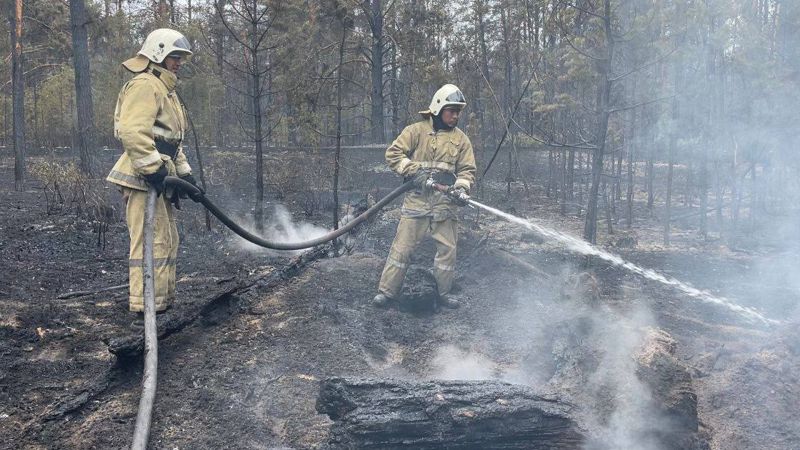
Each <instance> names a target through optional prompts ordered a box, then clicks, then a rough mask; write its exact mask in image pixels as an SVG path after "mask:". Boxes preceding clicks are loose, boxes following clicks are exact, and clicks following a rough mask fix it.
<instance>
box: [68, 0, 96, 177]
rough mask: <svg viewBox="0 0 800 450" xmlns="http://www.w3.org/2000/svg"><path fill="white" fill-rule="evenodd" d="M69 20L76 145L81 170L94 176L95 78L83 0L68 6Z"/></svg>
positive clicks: (74, 0) (77, 0)
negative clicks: (91, 66)
mask: <svg viewBox="0 0 800 450" xmlns="http://www.w3.org/2000/svg"><path fill="white" fill-rule="evenodd" d="M69 19H70V24H71V26H72V58H73V61H72V62H73V64H74V67H75V104H76V106H77V116H76V118H77V141H78V147H79V148H80V158H81V170H83V172H84V173H86V174H88V175H91V174H92V172H93V171H94V167H93V166H94V155H92V146H93V145H94V107H93V106H92V75H91V72H90V71H89V44H88V37H87V31H86V28H87V25H88V23H89V19H88V17H87V15H86V5H85V4H84V0H71V1H70V2H69Z"/></svg>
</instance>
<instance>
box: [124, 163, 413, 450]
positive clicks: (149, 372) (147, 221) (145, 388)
mask: <svg viewBox="0 0 800 450" xmlns="http://www.w3.org/2000/svg"><path fill="white" fill-rule="evenodd" d="M164 182H165V184H167V185H168V186H171V187H173V188H178V189H181V190H183V191H184V192H186V193H187V194H189V193H191V196H192V197H194V198H195V199H196V201H197V202H199V203H201V204H202V205H203V206H205V207H206V209H208V210H209V211H211V213H212V214H214V215H215V216H216V217H217V219H219V220H220V221H221V222H222V223H223V224H225V226H227V227H228V228H230V229H231V230H232V231H233V232H234V233H236V234H238V235H239V236H241V237H243V238H245V239H247V240H248V241H250V242H252V243H254V244H256V245H259V246H261V247H266V248H270V249H274V250H300V249H304V248H310V247H315V246H317V245H320V244H323V243H325V242H328V241H332V240H334V239H336V238H338V237H339V236H341V235H343V234H345V233H347V232H349V231H350V230H352V229H353V228H355V227H356V226H358V224H360V223H362V222H364V221H365V220H367V219H368V218H370V217H371V216H373V215H374V214H375V213H376V212H378V211H380V210H381V209H382V208H383V207H384V206H386V205H387V204H389V202H391V201H392V200H394V199H395V198H397V197H398V196H400V195H401V194H403V193H404V192H406V191H409V190H411V189H412V188H413V187H414V183H413V182H412V181H408V182H406V183H404V184H402V185H400V186H399V187H398V188H396V189H395V190H393V191H392V192H390V193H389V194H388V195H386V196H385V197H383V198H382V199H381V200H380V201H378V202H377V203H375V205H373V206H372V207H371V208H369V209H368V210H366V211H364V212H363V213H361V214H360V215H359V216H358V217H356V218H354V219H353V220H351V221H350V222H348V223H347V224H346V225H345V226H343V227H341V228H339V229H336V230H333V231H331V232H329V233H327V234H325V235H324V236H320V237H318V238H316V239H311V240H308V241H304V242H292V243H280V242H273V241H268V240H266V239H264V238H262V237H260V236H256V235H255V234H252V233H250V232H249V231H247V230H245V229H244V228H242V227H241V226H240V225H239V224H237V223H236V222H234V221H233V220H232V219H231V218H230V217H228V216H227V215H226V214H225V213H223V212H222V210H220V209H219V208H218V207H217V205H215V204H214V203H212V202H211V200H209V199H208V198H206V196H205V195H204V194H203V193H202V191H200V189H198V188H197V187H196V186H194V185H193V184H191V183H189V182H187V181H184V180H181V179H180V178H177V177H167V178H166V179H165V181H164ZM165 195H166V194H165ZM157 196H158V195H157V193H156V190H155V189H153V188H152V187H151V188H150V189H149V190H148V191H147V206H146V208H145V213H144V255H143V271H144V335H145V336H144V344H145V345H144V352H145V353H144V375H143V377H142V396H141V398H140V399H139V412H138V414H137V416H136V426H135V428H134V431H133V444H131V449H133V450H144V449H146V448H147V441H148V440H149V438H150V424H151V420H152V416H153V402H154V401H155V397H156V380H157V370H158V334H157V331H156V302H155V283H154V282H155V277H154V275H155V274H154V270H153V266H154V260H153V241H154V234H155V233H154V231H155V230H154V229H153V224H154V218H155V207H156V198H157Z"/></svg>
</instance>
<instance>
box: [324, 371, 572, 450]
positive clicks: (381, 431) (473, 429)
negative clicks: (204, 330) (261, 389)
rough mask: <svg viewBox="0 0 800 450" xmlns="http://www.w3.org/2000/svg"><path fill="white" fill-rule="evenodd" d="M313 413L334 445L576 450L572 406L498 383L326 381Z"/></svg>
mask: <svg viewBox="0 0 800 450" xmlns="http://www.w3.org/2000/svg"><path fill="white" fill-rule="evenodd" d="M316 408H317V411H318V412H320V413H323V414H327V415H328V417H330V418H331V419H332V420H333V421H334V424H333V426H332V428H331V437H330V440H329V443H328V444H329V445H330V446H331V447H332V448H382V449H393V448H415V449H432V448H486V449H488V448H502V449H536V448H543V449H544V448H546V449H559V448H569V449H573V448H578V447H580V446H581V444H582V443H583V442H584V436H583V431H582V430H581V429H580V428H579V426H578V425H577V423H576V421H575V419H574V418H573V415H572V414H573V413H572V411H573V409H574V407H573V406H572V405H571V404H569V403H567V402H565V401H562V400H560V399H558V398H556V397H554V396H544V395H539V394H537V393H535V392H534V391H533V390H532V389H531V388H529V387H525V386H520V385H513V384H509V383H504V382H499V381H429V382H421V383H413V382H405V381H397V380H376V379H361V378H330V379H327V380H325V381H324V382H323V383H322V386H321V388H320V393H319V397H318V398H317V404H316Z"/></svg>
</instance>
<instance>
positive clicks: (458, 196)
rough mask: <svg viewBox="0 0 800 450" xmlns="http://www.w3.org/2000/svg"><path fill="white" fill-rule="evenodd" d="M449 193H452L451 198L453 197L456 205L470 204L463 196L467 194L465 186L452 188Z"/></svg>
mask: <svg viewBox="0 0 800 450" xmlns="http://www.w3.org/2000/svg"><path fill="white" fill-rule="evenodd" d="M448 194H449V195H450V198H451V199H452V201H453V203H455V204H456V205H458V206H467V205H469V203H468V202H467V201H466V200H464V199H463V198H462V196H464V195H467V190H466V189H464V188H463V187H457V188H450V190H449V191H448Z"/></svg>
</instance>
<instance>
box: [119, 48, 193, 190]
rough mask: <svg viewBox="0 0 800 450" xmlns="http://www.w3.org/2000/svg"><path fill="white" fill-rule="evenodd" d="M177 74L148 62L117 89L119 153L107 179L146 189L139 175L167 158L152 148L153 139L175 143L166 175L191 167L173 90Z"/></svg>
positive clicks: (182, 119)
mask: <svg viewBox="0 0 800 450" xmlns="http://www.w3.org/2000/svg"><path fill="white" fill-rule="evenodd" d="M176 83H177V77H176V76H175V74H173V73H172V72H170V71H168V70H166V69H164V68H161V67H159V66H158V65H156V64H153V63H150V65H148V67H147V69H146V70H145V71H144V72H141V73H139V74H138V75H136V76H135V77H134V78H133V79H131V80H130V81H128V82H127V83H126V84H125V86H123V87H122V90H120V93H119V97H118V98H117V106H116V108H115V110H114V136H116V138H117V139H119V140H120V141H121V142H122V148H123V150H124V151H123V153H122V156H120V158H119V160H117V163H116V164H114V167H113V168H112V169H111V172H110V173H109V174H108V177H106V180H107V181H110V182H111V183H114V184H117V185H120V186H125V187H129V188H131V189H138V190H147V184H146V183H145V181H144V178H142V177H141V175H147V174H151V173H154V172H156V171H157V170H158V168H159V167H160V166H161V164H162V161H164V162H167V161H169V160H170V159H171V158H170V157H169V156H167V155H163V154H161V153H159V152H158V150H156V142H155V141H156V139H159V140H163V141H165V142H167V143H169V144H172V145H175V146H177V147H178V148H177V151H176V153H175V156H174V158H172V162H173V163H174V167H175V169H174V172H175V173H172V172H173V170H172V166H173V164H167V168H168V169H169V170H170V172H171V173H170V175H175V174H177V175H186V174H190V173H192V168H191V167H190V166H189V162H188V161H187V159H186V155H185V154H184V153H183V148H182V147H181V142H182V141H183V136H184V132H185V130H186V115H185V112H184V110H183V107H182V106H181V103H180V101H179V100H178V96H177V94H175V84H176Z"/></svg>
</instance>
